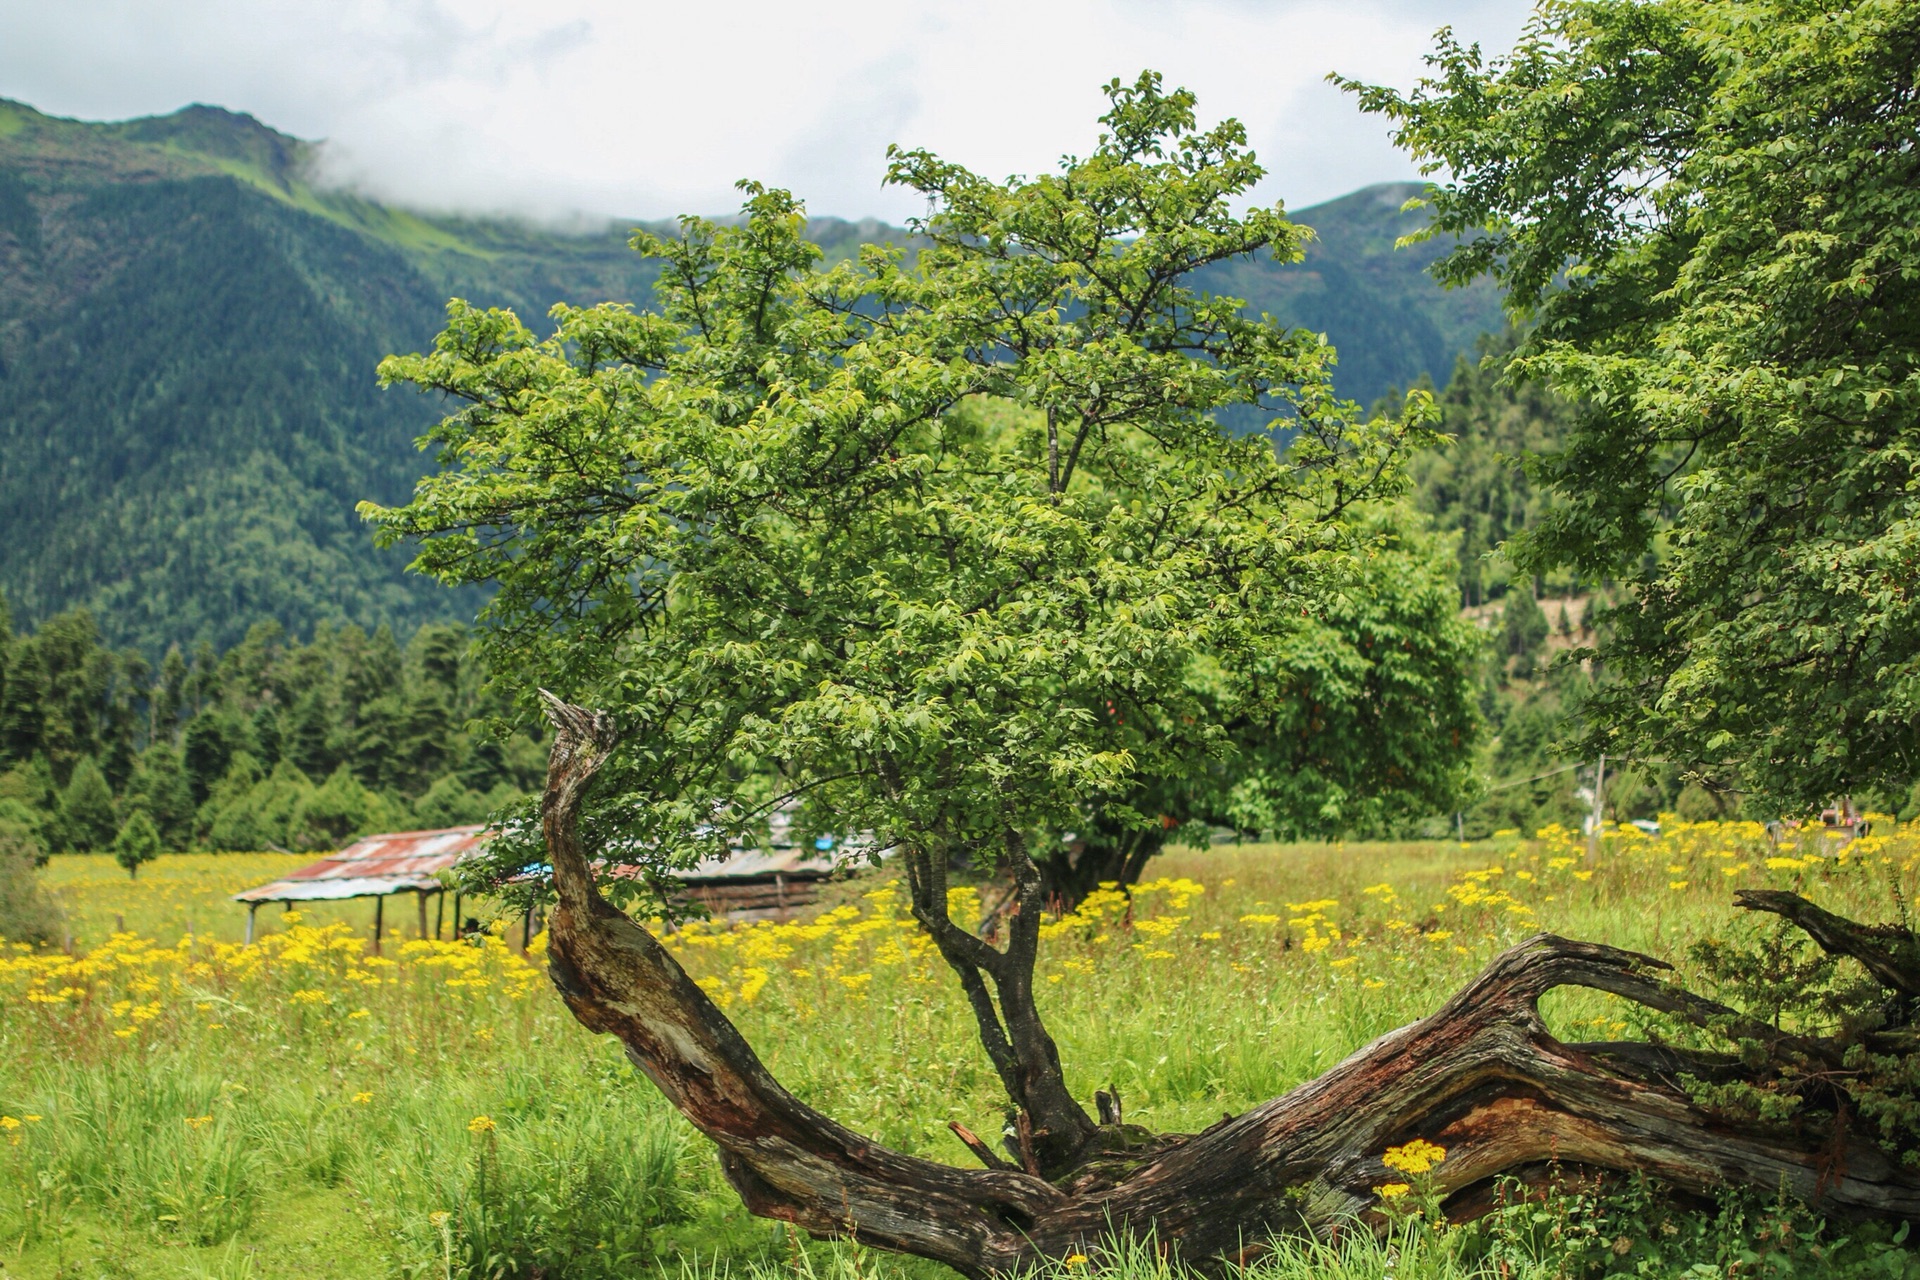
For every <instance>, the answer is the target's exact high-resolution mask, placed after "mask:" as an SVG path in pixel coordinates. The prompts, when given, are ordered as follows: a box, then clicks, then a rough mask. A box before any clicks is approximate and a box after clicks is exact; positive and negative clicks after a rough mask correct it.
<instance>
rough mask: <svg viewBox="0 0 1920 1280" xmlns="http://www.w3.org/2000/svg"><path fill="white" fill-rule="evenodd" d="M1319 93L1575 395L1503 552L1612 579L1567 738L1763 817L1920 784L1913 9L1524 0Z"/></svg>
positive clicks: (1531, 356)
mask: <svg viewBox="0 0 1920 1280" xmlns="http://www.w3.org/2000/svg"><path fill="white" fill-rule="evenodd" d="M1428 62H1429V66H1430V68H1431V72H1430V74H1429V76H1428V77H1427V78H1426V79H1424V80H1422V81H1421V82H1420V84H1419V85H1418V86H1417V87H1416V88H1415V89H1414V90H1413V91H1412V92H1409V93H1403V92H1400V91H1397V90H1394V89H1390V88H1381V87H1376V86H1366V85H1361V84H1358V83H1355V82H1352V81H1346V82H1343V83H1345V85H1346V87H1347V88H1349V89H1351V90H1354V91H1355V92H1356V93H1358V95H1359V97H1360V100H1361V103H1362V105H1363V106H1364V107H1365V109H1367V110H1369V111H1373V112H1378V113H1381V114H1384V115H1385V116H1387V117H1388V118H1389V119H1391V120H1392V121H1393V122H1394V125H1395V128H1396V132H1395V137H1396V140H1397V141H1398V142H1399V144H1400V145H1401V146H1402V147H1404V148H1406V149H1407V150H1408V151H1409V152H1410V153H1412V154H1413V155H1414V156H1415V157H1416V158H1417V159H1418V160H1419V161H1420V162H1421V163H1422V164H1423V166H1424V167H1425V168H1426V171H1427V172H1428V173H1430V174H1435V175H1437V176H1439V178H1440V180H1439V181H1437V182H1436V183H1435V184H1434V185H1433V187H1432V188H1431V190H1430V194H1429V196H1428V203H1429V204H1430V205H1431V206H1432V210H1433V215H1434V216H1433V221H1432V233H1433V234H1442V233H1453V234H1459V235H1461V236H1463V241H1462V243H1461V244H1460V246H1459V247H1458V248H1456V249H1455V250H1454V251H1452V252H1451V253H1450V254H1448V255H1447V256H1446V257H1445V258H1444V259H1442V260H1441V262H1440V263H1439V264H1438V268H1437V269H1438V271H1439V273H1440V275H1441V276H1442V278H1444V279H1446V280H1448V281H1453V282H1461V281H1466V280H1469V279H1472V278H1474V277H1477V276H1480V275H1483V274H1489V275H1491V276H1493V277H1494V278H1495V279H1496V280H1497V281H1498V282H1499V283H1500V285H1501V286H1502V288H1503V290H1504V291H1505V294H1506V297H1507V301H1508V305H1509V307H1510V309H1511V311H1512V312H1513V314H1514V316H1515V317H1516V319H1518V320H1520V321H1522V322H1523V323H1525V324H1526V325H1528V326H1529V327H1528V329H1527V337H1526V339H1525V341H1524V342H1523V344H1522V345H1521V346H1520V348H1519V349H1518V351H1517V353H1516V354H1515V356H1514V357H1513V359H1512V362H1511V364H1510V366H1509V373H1510V375H1511V376H1513V377H1515V378H1520V379H1530V378H1544V379H1547V380H1549V381H1550V382H1551V383H1552V384H1554V385H1555V386H1556V387H1557V388H1559V389H1560V390H1561V391H1563V392H1565V393H1567V394H1568V395H1570V396H1571V397H1573V398H1574V399H1576V400H1578V401H1579V402H1580V403H1582V404H1583V405H1584V406H1585V409H1584V411H1583V413H1582V414H1581V416H1580V417H1579V419H1578V422H1577V424H1576V425H1575V427H1574V429H1573V430H1572V432H1571V433H1570V435H1569V437H1568V439H1567V442H1566V445H1565V447H1564V449H1562V450H1561V451H1559V452H1557V453H1555V454H1553V455H1551V456H1546V457H1539V458H1535V459H1532V460H1531V461H1530V463H1529V466H1530V469H1531V470H1532V471H1533V472H1534V474H1535V476H1536V478H1537V479H1538V480H1540V481H1543V482H1544V483H1546V484H1547V485H1549V486H1551V488H1552V489H1553V491H1554V493H1555V495H1556V499H1557V501H1556V502H1555V504H1554V510H1553V512H1552V514H1551V515H1550V516H1549V517H1548V518H1547V519H1546V520H1545V521H1544V522H1543V523H1542V524H1541V525H1540V526H1539V527H1538V528H1536V529H1534V530H1532V531H1530V532H1529V533H1528V534H1527V535H1526V536H1524V537H1522V538H1520V539H1518V540H1517V541H1516V542H1515V543H1513V544H1510V546H1509V554H1510V555H1511V556H1512V557H1513V559H1514V560H1515V561H1516V562H1517V563H1518V564H1519V565H1520V566H1521V567H1522V568H1523V569H1528V570H1532V571H1535V572H1538V571H1542V570H1544V569H1546V568H1548V567H1551V566H1567V567H1571V568H1572V569H1574V570H1575V571H1576V572H1578V573H1579V574H1581V575H1583V576H1584V577H1587V578H1589V579H1593V580H1603V579H1612V580H1613V581H1615V582H1617V583H1619V584H1621V585H1622V586H1624V587H1625V588H1626V589H1625V591H1624V592H1622V593H1621V594H1622V597H1623V599H1624V601H1625V603H1623V604H1622V605H1621V606H1620V607H1619V608H1617V609H1616V610H1615V611H1614V612H1613V614H1612V616H1611V620H1610V621H1611V626H1610V627H1609V628H1607V629H1606V632H1605V635H1604V638H1603V640H1602V641H1601V642H1600V645H1599V650H1598V655H1599V657H1600V658H1601V659H1602V660H1603V661H1604V664H1605V668H1606V670H1607V671H1608V672H1609V673H1611V676H1612V679H1611V680H1610V682H1609V683H1607V684H1606V685H1605V687H1603V688H1602V689H1601V690H1600V691H1599V692H1598V693H1597V694H1596V697H1595V701H1594V705H1593V710H1594V711H1595V712H1596V713H1597V714H1595V715H1594V716H1593V717H1592V720H1591V722H1592V726H1593V727H1592V729H1591V730H1590V732H1591V735H1592V739H1593V740H1592V741H1591V742H1590V743H1589V744H1588V745H1589V749H1599V750H1605V751H1607V752H1608V753H1609V754H1629V753H1631V754H1636V755H1641V756H1647V757H1662V758H1666V759H1670V760H1675V761H1679V762H1683V763H1685V764H1686V765H1688V766H1690V767H1691V768H1693V769H1694V770H1696V771H1697V772H1699V773H1700V774H1701V775H1702V776H1703V777H1705V778H1706V779H1708V780H1710V781H1712V782H1714V783H1717V784H1719V785H1722V786H1726V787H1730V788H1732V789H1735V790H1738V791H1741V792H1745V793H1747V795H1748V796H1749V797H1750V798H1751V800H1752V801H1753V803H1754V804H1755V805H1757V806H1761V807H1769V808H1771V807H1780V808H1795V807H1799V806H1803V805H1806V804H1809V803H1811V802H1815V801H1817V800H1819V799H1820V798H1822V797H1825V796H1830V795H1833V794H1836V793H1841V792H1846V791H1850V790H1855V789H1859V788H1863V787H1867V786H1871V785H1874V784H1881V785H1894V784H1904V783H1905V782H1907V781H1908V780H1910V779H1911V778H1913V777H1914V776H1915V774H1916V773H1920V754H1917V750H1920V625H1916V623H1917V622H1920V616H1917V615H1920V570H1917V569H1916V556H1917V555H1920V373H1917V372H1916V348H1917V347H1920V94H1916V88H1915V72H1916V67H1920V4H1916V3H1913V2H1912V0H1865V2H1863V3H1858V4H1850V5H1847V4H1834V3H1789V2H1788V0H1754V2H1751V3H1746V2H1741V3H1733V2H1728V0H1707V2H1704V3H1703V2H1702V0H1573V2H1558V0H1549V2H1548V3H1544V4H1542V5H1540V7H1539V8H1538V9H1537V10H1536V11H1535V14H1534V16H1533V19H1532V20H1531V22H1530V23H1529V25H1528V26H1527V28H1526V31H1525V34H1524V35H1523V37H1522V39H1521V40H1520V42H1519V44H1518V46H1517V47H1516V48H1515V49H1514V50H1513V51H1512V53H1510V54H1509V55H1507V56H1506V57H1503V58H1497V59H1489V58H1486V57H1483V55H1482V53H1481V51H1480V50H1479V48H1478V47H1467V46H1463V45H1461V44H1460V43H1458V42H1457V41H1456V40H1455V39H1454V38H1453V36H1452V34H1451V33H1450V32H1447V31H1443V32H1441V33H1440V35H1439V37H1438V45H1437V48H1436V50H1435V51H1434V53H1433V54H1432V55H1430V57H1429V59H1428Z"/></svg>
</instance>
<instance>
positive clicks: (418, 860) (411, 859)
mask: <svg viewBox="0 0 1920 1280" xmlns="http://www.w3.org/2000/svg"><path fill="white" fill-rule="evenodd" d="M485 831H486V828H484V827H480V826H472V827H444V828H442V829H440V830H438V831H392V832H387V833H385V834H383V835H377V836H368V837H366V838H365V839H364V840H356V841H354V842H353V843H352V844H350V845H348V846H347V847H346V848H344V849H342V850H340V851H339V852H338V853H329V854H327V855H326V856H325V857H323V858H321V859H320V860H319V861H317V862H314V863H310V864H309V865H307V866H304V867H301V868H300V869H299V870H298V871H295V872H293V873H292V874H290V875H287V876H283V877H282V878H280V879H278V880H273V881H270V882H268V883H266V884H263V885H259V886H256V887H255V888H252V889H244V890H242V891H241V892H239V893H236V894H234V895H233V899H234V901H235V902H244V903H246V904H247V941H248V942H252V941H253V922H254V913H255V912H257V911H258V910H259V909H260V904H261V903H263V902H284V903H286V904H287V905H288V907H289V908H290V907H291V906H292V905H293V904H294V903H296V902H334V901H339V900H341V899H344V898H372V899H373V903H374V906H373V945H374V949H375V950H376V951H377V950H379V947H380V934H381V932H382V928H383V925H384V920H383V919H382V917H383V916H384V914H385V910H384V908H385V903H386V900H387V898H388V897H389V896H391V895H393V894H396V893H411V894H414V895H416V902H417V904H418V907H419V914H420V936H421V937H423V938H424V937H426V936H427V898H428V896H429V895H433V896H434V897H435V912H434V922H433V934H434V936H435V937H438V936H439V935H440V930H441V927H442V923H443V917H444V908H445V904H446V886H445V885H444V884H443V883H442V882H441V879H440V873H441V872H443V871H445V870H447V869H449V868H450V867H452V866H453V864H454V863H456V862H458V861H460V859H461V858H463V857H465V856H466V855H467V854H468V853H469V852H471V851H472V850H474V849H476V848H478V847H479V846H480V845H481V844H484V843H485V842H486V835H485ZM453 915H454V928H455V929H456V930H457V929H458V928H459V927H460V902H459V898H458V897H457V896H456V897H455V899H454V907H453Z"/></svg>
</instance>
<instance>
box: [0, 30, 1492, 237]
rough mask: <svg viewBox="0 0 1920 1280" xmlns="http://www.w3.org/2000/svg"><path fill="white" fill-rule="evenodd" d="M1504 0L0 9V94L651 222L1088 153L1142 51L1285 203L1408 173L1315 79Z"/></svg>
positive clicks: (388, 187) (908, 205) (903, 209)
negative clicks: (937, 156) (1247, 150)
mask: <svg viewBox="0 0 1920 1280" xmlns="http://www.w3.org/2000/svg"><path fill="white" fill-rule="evenodd" d="M1525 11H1526V6H1525V4H1524V0H1462V3H1460V4H1456V5H1452V6H1448V7H1447V8H1445V9H1442V8H1440V7H1438V6H1437V5H1435V4H1434V3H1432V2H1431V0H1351V2H1344V3H1343V2H1340V0H1271V2H1261V0H1184V2H1183V0H969V3H966V4H913V3H906V2H904V0H884V2H883V0H838V2H837V3H832V4H818V3H814V4H802V3H789V4H778V3H733V4H708V5H689V4H684V3H680V4H667V3H659V2H658V0H549V3H547V4H544V5H541V6H529V5H525V4H515V3H507V2H506V0H462V2H461V3H459V4H457V5H455V4H453V3H447V2H444V0H335V2H333V3H326V4H320V3H297V2H294V0H172V2H171V3H169V4H166V5H154V4H151V3H140V2H138V0H61V3H60V4H58V5H49V4H44V3H31V2H30V0H0V95H5V96H8V97H14V98H18V99H21V100H23V101H26V102H29V103H31V104H33V105H34V106H37V107H39V108H40V109H42V110H45V111H51V112H55V113H57V114H62V115H76V116H80V117H82V118H88V119H116V118H123V117H127V116H133V115H145V114H159V113H164V112H167V111H171V110H174V109H176V108H178V107H180V106H183V105H185V104H187V103H189V102H196V101H198V102H210V103H215V104H218V105H221V106H226V107H230V108H232V109H234V110H240V111H248V112H251V113H253V114H254V115H256V116H258V117H260V118H261V119H262V120H264V121H265V122H267V123H269V124H271V125H274V126H275V127H277V128H280V129H283V130H285V131H287V132H289V133H295V134H299V135H301V136H303V137H324V138H326V139H328V140H329V156H330V161H331V163H332V164H333V166H334V169H335V171H336V172H337V173H338V174H340V175H343V176H344V177H346V178H348V179H350V180H351V181H353V182H354V183H355V184H356V185H359V186H362V187H364V188H365V189H367V190H368V191H370V192H372V193H375V194H378V195H381V196H384V197H386V198H389V199H396V200H399V201H402V202H406V203H411V204H415V205H420V206H426V207H438V208H460V209H467V210H511V211H517V212H528V213H537V214H547V215H559V214H565V213H573V212H588V213H597V214H608V215H627V216H635V217H648V218H652V217H664V216H669V215H672V214H674V213H679V212H682V211H689V210H691V211H698V212H716V211H724V210H727V209H731V208H733V207H734V206H735V205H736V204H737V203H738V198H737V196H736V194H735V193H734V191H733V189H732V187H733V183H734V181H735V180H736V179H739V178H743V177H754V178H759V179H761V180H763V181H766V182H768V183H771V184H774V185H780V186H788V187H791V188H792V189H793V190H795V191H796V192H798V193H799V194H801V195H802V196H803V197H805V198H806V199H807V201H808V204H809V206H810V208H811V209H812V210H813V211H814V212H816V213H831V214H839V215H843V216H848V217H859V216H862V215H868V214H877V215H880V216H883V217H889V218H894V219H898V218H900V217H902V216H904V215H905V214H907V213H911V212H914V211H916V207H915V202H914V200H913V199H912V197H911V196H910V195H908V194H907V193H904V192H900V191H890V190H883V189H882V188H881V186H880V178H881V175H882V172H883V169H884V152H885V148H886V144H887V143H888V142H895V141H897V142H901V143H904V144H907V145H910V146H926V147H929V148H932V149H933V150H935V151H938V152H940V153H941V154H942V155H945V156H948V157H950V158H952V159H954V160H958V161H960V162H961V163H964V164H966V165H968V166H969V167H972V168H974V169H977V170H980V171H982V172H985V173H987V174H990V175H993V176H996V177H1001V176H1005V175H1006V174H1008V173H1013V172H1034V171H1037V170H1040V169H1044V168H1047V167H1050V166H1051V165H1052V164H1053V163H1054V161H1055V160H1056V159H1057V158H1058V157H1059V156H1060V155H1061V154H1062V153H1065V152H1076V151H1084V150H1086V149H1087V147H1088V146H1089V145H1090V144H1091V142H1092V139H1093V136H1094V133H1095V128H1096V126H1095V125H1094V119H1095V117H1096V116H1097V115H1098V114H1099V112H1100V111H1101V109H1102V106H1103V99H1102V97H1101V95H1100V93H1099V86H1100V85H1101V84H1102V83H1104V82H1105V81H1106V80H1108V79H1110V78H1112V77H1114V76H1120V77H1123V78H1131V77H1132V76H1133V75H1134V74H1135V73H1136V72H1137V71H1139V70H1140V69H1141V68H1143V67H1154V68H1156V69H1158V70H1160V71H1162V72H1164V73H1165V74H1166V77H1167V80H1168V82H1169V83H1172V84H1184V85H1186V86H1188V87H1190V88H1192V89H1194V90H1195V91H1196V92H1198V93H1199V95H1200V104H1201V110H1202V112H1203V113H1205V114H1206V115H1207V116H1208V117H1209V118H1217V117H1219V116H1223V115H1233V116H1237V117H1239V118H1240V119H1241V120H1243V121H1245V122H1246V124H1247V127H1248V129H1249V131H1250V133H1251V135H1252V138H1253V142H1254V145H1255V147H1256V148H1257V149H1258V150H1259V152H1260V154H1261V157H1262V159H1263V160H1264V161H1265V163H1266V164H1267V166H1268V168H1269V170H1270V171H1271V175H1272V176H1271V177H1270V178H1269V179H1268V182H1267V184H1266V187H1265V189H1263V191H1262V192H1261V193H1260V194H1261V195H1262V196H1263V197H1264V198H1269V199H1272V198H1279V197H1283V196H1284V197H1285V198H1286V199H1287V200H1288V201H1289V202H1290V203H1291V204H1293V205H1295V206H1299V205H1304V204H1309V203H1313V202H1315V201H1317V200H1322V199H1326V198H1329V197H1331V196H1335V195H1339V194H1342V193H1343V192H1346V191H1349V190H1352V189H1353V188H1355V187H1358V186H1361V185H1363V184H1365V183H1368V182H1375V181H1381V180H1384V179H1389V178H1401V177H1411V176H1413V171H1412V168H1411V166H1410V165H1409V164H1408V163H1407V161H1406V159H1405V158H1404V157H1403V156H1400V155H1398V154H1397V153H1396V152H1395V151H1394V150H1393V148H1392V147H1391V145H1390V144H1389V143H1388V141H1387V139H1386V135H1385V129H1384V127H1383V126H1382V124H1381V122H1380V121H1378V120H1376V119H1370V118H1367V117H1363V116H1361V115H1360V114H1359V113H1358V112H1357V111H1356V110H1355V109H1354V107H1353V105H1352V102H1351V100H1350V99H1348V98H1346V97H1345V96H1344V95H1342V94H1340V93H1339V92H1337V91H1336V90H1334V89H1333V88H1332V87H1331V86H1329V85H1327V84H1325V83H1324V80H1323V77H1324V76H1325V74H1326V73H1327V72H1328V71H1331V70H1339V71H1342V72H1344V73H1348V74H1353V75H1358V76H1362V77H1366V78H1369V79H1376V80H1386V81H1390V82H1394V83H1399V84H1405V83H1408V82H1409V81H1411V79H1412V78H1413V77H1414V76H1415V75H1417V74H1418V73H1419V70H1420V57H1421V54H1422V53H1423V52H1425V50H1426V49H1427V48H1428V47H1429V46H1430V43H1431V36H1432V32H1433V29H1434V28H1435V27H1436V26H1438V25H1440V24H1441V23H1442V22H1451V23H1452V24H1453V25H1455V26H1456V27H1457V28H1458V29H1459V30H1460V31H1461V33H1462V34H1463V35H1465V36H1467V37H1469V38H1476V39H1481V40H1483V41H1484V42H1486V43H1487V44H1488V45H1489V46H1490V47H1502V48H1504V47H1505V46H1506V45H1507V44H1508V43H1510V42H1511V40H1512V38H1513V36H1514V35H1515V33H1516V32H1517V31H1518V29H1519V26H1520V23H1521V21H1522V20H1523V18H1524V16H1525Z"/></svg>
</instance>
